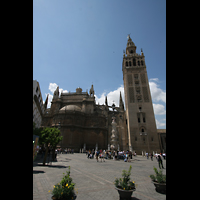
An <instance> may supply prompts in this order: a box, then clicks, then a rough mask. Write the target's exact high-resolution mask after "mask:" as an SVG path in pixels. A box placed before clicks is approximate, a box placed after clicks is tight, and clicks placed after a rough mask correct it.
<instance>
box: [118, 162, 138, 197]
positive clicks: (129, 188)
mask: <svg viewBox="0 0 200 200" xmlns="http://www.w3.org/2000/svg"><path fill="white" fill-rule="evenodd" d="M131 169H132V166H131V165H130V167H129V170H128V171H126V170H123V171H122V177H123V178H119V179H118V178H116V179H115V182H114V184H115V189H116V190H117V191H118V193H119V197H120V199H121V200H122V199H123V200H129V199H131V195H132V193H133V191H135V190H136V189H135V182H134V181H130V175H131Z"/></svg>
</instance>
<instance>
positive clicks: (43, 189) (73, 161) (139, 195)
mask: <svg viewBox="0 0 200 200" xmlns="http://www.w3.org/2000/svg"><path fill="white" fill-rule="evenodd" d="M130 165H132V170H131V180H134V181H135V183H136V191H134V192H133V194H132V200H138V199H143V200H164V199H166V195H165V194H161V193H158V192H156V190H155V186H154V184H153V183H152V182H151V179H150V177H149V175H150V174H154V170H153V167H154V166H155V167H156V168H157V169H159V167H158V162H157V160H156V159H155V158H154V160H153V161H151V159H147V158H146V157H142V156H137V157H134V158H133V159H132V160H131V162H124V161H123V160H120V161H114V160H106V159H105V162H97V161H96V159H88V158H87V157H86V155H85V154H81V153H75V154H58V156H57V162H52V165H46V166H42V160H38V161H35V162H34V163H33V200H50V199H51V196H52V194H51V193H49V192H48V191H49V190H52V189H53V186H54V185H55V184H57V183H58V182H60V181H61V179H62V177H63V173H65V172H66V171H68V167H69V166H70V167H71V169H70V172H71V174H70V175H71V177H72V178H73V182H74V183H75V184H76V185H75V188H76V189H78V194H77V198H76V199H77V200H100V199H101V200H102V199H104V200H118V199H119V195H118V192H117V190H116V189H115V186H114V184H113V182H114V180H115V177H118V178H119V177H121V174H122V170H123V169H125V170H128V169H129V166H130ZM163 166H164V168H165V169H163V174H166V160H163Z"/></svg>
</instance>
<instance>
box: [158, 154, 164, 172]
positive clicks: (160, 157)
mask: <svg viewBox="0 0 200 200" xmlns="http://www.w3.org/2000/svg"><path fill="white" fill-rule="evenodd" d="M157 160H158V165H159V168H160V169H161V166H162V168H163V169H164V167H163V162H162V155H161V153H160V154H158V158H157Z"/></svg>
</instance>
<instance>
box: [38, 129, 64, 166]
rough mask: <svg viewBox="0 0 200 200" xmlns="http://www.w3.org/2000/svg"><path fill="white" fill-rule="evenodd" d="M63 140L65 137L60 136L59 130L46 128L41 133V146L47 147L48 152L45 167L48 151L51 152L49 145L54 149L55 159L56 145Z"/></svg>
mask: <svg viewBox="0 0 200 200" xmlns="http://www.w3.org/2000/svg"><path fill="white" fill-rule="evenodd" d="M62 139H63V136H60V130H59V129H58V128H55V127H53V128H50V127H45V128H43V130H42V131H41V134H40V142H41V144H45V145H46V152H45V156H44V160H43V165H45V162H46V158H47V154H48V150H49V145H50V146H52V147H53V159H54V153H55V152H54V151H55V148H56V145H57V144H58V143H59V142H60V141H61V140H62Z"/></svg>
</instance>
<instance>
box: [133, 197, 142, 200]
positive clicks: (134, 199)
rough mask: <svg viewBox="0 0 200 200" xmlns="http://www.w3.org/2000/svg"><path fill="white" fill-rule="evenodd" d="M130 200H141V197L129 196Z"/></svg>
mask: <svg viewBox="0 0 200 200" xmlns="http://www.w3.org/2000/svg"><path fill="white" fill-rule="evenodd" d="M131 200H141V199H138V198H136V197H131Z"/></svg>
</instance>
